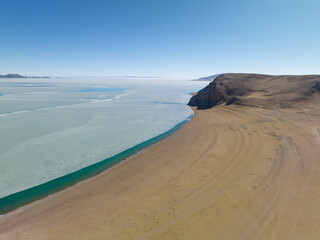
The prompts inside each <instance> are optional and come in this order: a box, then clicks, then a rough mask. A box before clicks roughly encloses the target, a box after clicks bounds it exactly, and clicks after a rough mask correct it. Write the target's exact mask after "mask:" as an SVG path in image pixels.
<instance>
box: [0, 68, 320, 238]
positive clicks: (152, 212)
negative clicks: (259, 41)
mask: <svg viewBox="0 0 320 240" xmlns="http://www.w3.org/2000/svg"><path fill="white" fill-rule="evenodd" d="M290 79H292V78H291V76H289V77H288V76H273V77H271V76H264V75H239V74H226V75H222V76H220V77H218V78H217V79H216V80H215V84H214V83H210V84H209V87H207V88H205V90H201V91H199V93H198V94H197V95H196V96H194V97H192V99H191V100H190V105H194V107H193V109H194V111H195V112H196V115H195V117H194V118H193V119H192V120H191V121H190V122H189V123H187V124H186V125H184V126H183V128H182V129H181V130H179V131H178V132H177V133H175V134H174V135H172V136H171V137H169V138H167V139H166V140H164V141H162V142H159V143H157V144H155V145H153V146H151V147H150V148H148V149H146V150H145V151H143V152H142V153H141V154H138V155H136V156H134V157H133V158H131V159H130V160H128V161H126V162H124V163H123V164H121V165H119V166H118V167H115V168H112V169H110V170H109V171H106V172H104V173H102V174H100V175H98V176H96V177H93V178H91V179H89V180H86V181H84V182H82V183H80V184H78V185H76V186H74V187H72V188H69V189H66V190H64V191H62V192H59V193H57V194H54V195H52V196H51V197H48V198H46V199H43V200H40V201H38V202H36V203H33V204H31V205H28V206H26V207H23V208H20V209H18V210H16V211H13V212H11V213H9V214H6V215H4V216H2V217H1V218H0V239H1V240H2V239H5V240H7V239H14V240H15V239H32V240H37V239H39V240H43V239H59V240H63V239H104V240H105V239H111V240H113V239H190V240H191V239H208V240H212V239H226V240H228V239H230V240H234V239H246V240H247V239H250V240H251V239H252V240H256V239H264V240H270V239H271V240H272V239H277V240H278V239H279V240H283V239H288V240H291V239H299V240H304V239H305V240H310V239H319V237H320V229H319V225H320V218H319V216H320V207H319V206H320V159H319V154H320V126H319V120H320V105H319V101H320V96H319V95H320V94H319V93H318V91H319V90H318V89H317V86H318V85H317V84H318V83H317V81H318V79H319V77H317V76H297V77H294V79H293V80H290ZM219 84H220V85H219ZM313 84H315V85H313ZM214 85H215V87H214ZM313 86H315V87H314V91H313V90H312V89H313ZM227 89H231V90H232V93H231V92H229V90H227ZM284 89H285V92H283V90H284ZM260 90H263V91H260ZM227 91H228V92H229V93H231V94H230V95H229V94H227ZM310 91H311V92H310ZM216 94H217V95H218V96H217V95H216ZM301 96H303V97H302V98H301ZM229 97H230V98H237V99H238V100H236V101H233V102H231V103H230V102H229V103H228V100H229ZM223 98H225V99H223ZM217 99H219V101H217ZM206 101H209V103H207V105H205V103H206ZM226 103H227V104H226ZM212 104H213V106H214V107H212V106H211V105H212ZM197 107H198V108H200V109H201V108H202V109H203V110H196V108H197Z"/></svg>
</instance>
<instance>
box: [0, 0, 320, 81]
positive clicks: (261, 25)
mask: <svg viewBox="0 0 320 240" xmlns="http://www.w3.org/2000/svg"><path fill="white" fill-rule="evenodd" d="M0 12H1V14H0V74H1V73H2V74H5V73H20V74H26V75H50V76H124V75H138V76H146V75H147V76H150V75H151V76H164V77H179V78H184V77H186V78H194V77H202V76H207V75H211V74H215V73H225V72H257V73H270V74H311V73H320V14H319V13H320V1H318V0H290V1H289V0H0Z"/></svg>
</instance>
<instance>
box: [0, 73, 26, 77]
mask: <svg viewBox="0 0 320 240" xmlns="http://www.w3.org/2000/svg"><path fill="white" fill-rule="evenodd" d="M0 78H27V77H26V76H22V75H19V74H13V73H10V74H7V75H0Z"/></svg>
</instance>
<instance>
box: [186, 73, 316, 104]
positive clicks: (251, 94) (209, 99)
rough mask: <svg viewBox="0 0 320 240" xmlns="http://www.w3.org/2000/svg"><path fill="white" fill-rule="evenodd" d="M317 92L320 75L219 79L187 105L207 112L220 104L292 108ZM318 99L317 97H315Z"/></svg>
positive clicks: (222, 76) (231, 76)
mask: <svg viewBox="0 0 320 240" xmlns="http://www.w3.org/2000/svg"><path fill="white" fill-rule="evenodd" d="M319 92H320V75H305V76H289V75H288V76H271V75H260V74H223V75H219V76H218V77H216V78H215V80H214V81H212V82H211V83H210V84H209V85H208V86H206V87H205V88H204V89H202V90H200V91H199V92H198V93H197V94H196V95H195V96H193V97H192V98H191V99H190V101H189V103H188V105H189V106H197V107H198V109H207V108H211V107H213V106H215V105H219V104H225V105H230V104H238V105H245V106H255V107H267V108H272V106H276V107H291V106H292V104H295V103H297V102H300V101H303V100H306V99H309V98H312V97H315V96H313V95H315V93H319ZM316 95H317V96H316V97H319V94H316Z"/></svg>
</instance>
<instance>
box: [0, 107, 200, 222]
mask: <svg viewBox="0 0 320 240" xmlns="http://www.w3.org/2000/svg"><path fill="white" fill-rule="evenodd" d="M191 109H192V108H191ZM193 112H194V114H193V115H190V116H189V117H188V118H187V119H185V120H183V121H181V122H179V123H178V124H176V125H175V126H173V127H172V128H170V129H169V130H167V131H165V132H163V133H161V134H159V135H157V136H155V137H152V138H150V139H148V140H145V141H143V142H141V143H139V144H137V145H135V146H133V147H130V148H128V149H126V150H124V151H122V152H120V153H118V154H116V155H113V156H111V157H108V158H106V159H104V160H101V161H99V162H97V163H94V164H91V165H89V166H87V167H84V168H81V169H79V170H77V171H74V172H71V173H69V174H66V175H63V176H61V177H58V178H55V179H53V180H50V181H48V182H45V183H42V184H40V185H36V186H34V187H31V188H27V189H25V190H22V191H19V192H16V193H13V194H10V195H7V196H5V197H3V198H0V217H2V216H4V215H7V214H9V213H11V212H12V211H15V210H18V209H20V208H23V207H25V206H28V205H31V204H33V203H35V202H38V201H41V200H42V199H46V198H47V197H50V196H51V195H53V194H58V193H59V192H62V191H64V190H67V189H69V188H72V187H74V186H76V185H78V184H79V183H81V182H83V181H86V180H88V179H91V178H94V177H96V176H98V175H99V174H103V173H104V172H106V171H108V170H109V169H112V168H115V167H117V166H118V165H120V164H121V163H123V162H124V161H127V160H129V159H131V158H133V157H134V156H136V155H137V154H140V153H142V152H143V151H144V150H145V149H147V148H149V147H151V146H153V145H155V144H157V143H159V142H160V141H163V140H165V139H166V138H168V137H170V136H171V135H173V134H175V133H176V132H177V131H179V130H180V129H181V128H182V127H183V126H184V125H185V124H187V123H188V122H190V121H191V120H192V118H193V117H194V116H195V111H193ZM48 188H49V189H48Z"/></svg>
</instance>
